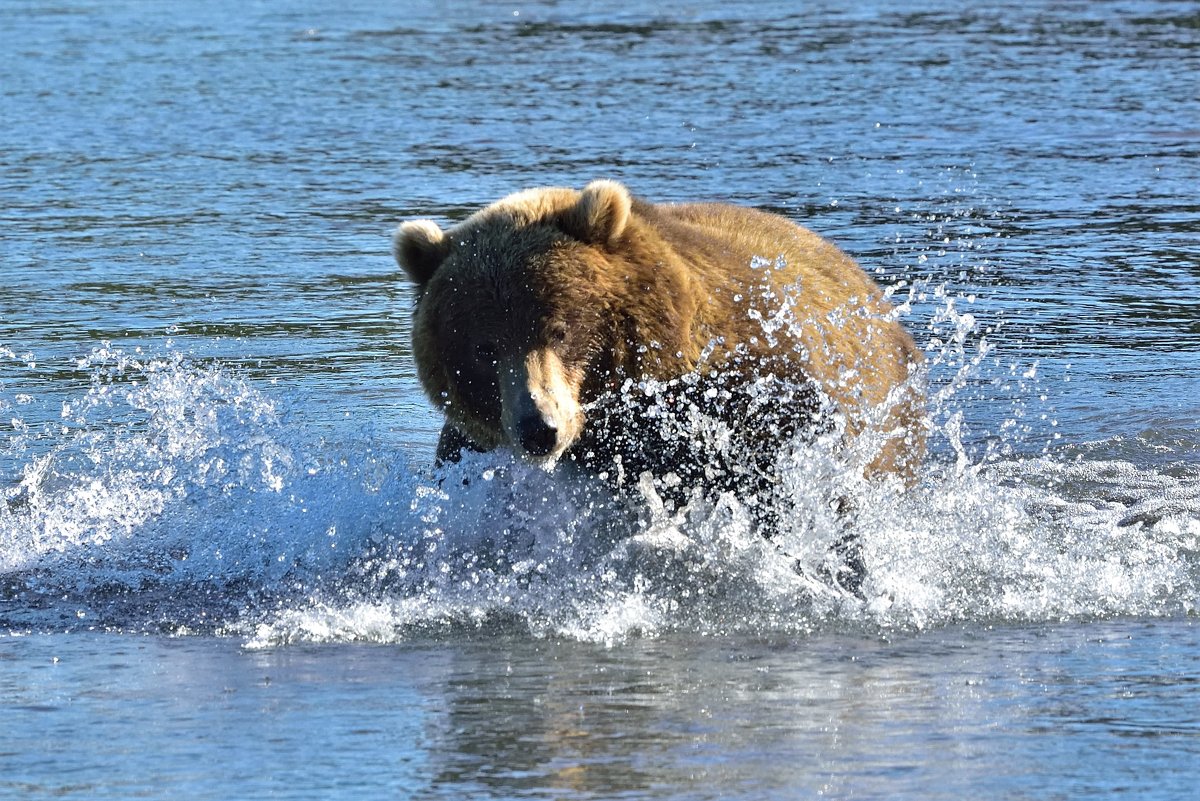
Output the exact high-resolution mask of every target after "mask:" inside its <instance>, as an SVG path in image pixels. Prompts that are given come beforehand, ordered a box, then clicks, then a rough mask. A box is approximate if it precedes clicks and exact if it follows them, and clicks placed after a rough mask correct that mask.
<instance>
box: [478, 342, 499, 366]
mask: <svg viewBox="0 0 1200 801" xmlns="http://www.w3.org/2000/svg"><path fill="white" fill-rule="evenodd" d="M475 358H476V359H478V360H479V361H480V362H482V363H483V364H495V363H496V346H495V345H493V344H492V343H490V342H479V343H477V344H476V345H475Z"/></svg>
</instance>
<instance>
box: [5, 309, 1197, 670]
mask: <svg viewBox="0 0 1200 801" xmlns="http://www.w3.org/2000/svg"><path fill="white" fill-rule="evenodd" d="M933 329H934V334H935V336H934V337H933V341H934V343H935V344H934V345H933V346H931V351H930V352H931V359H930V361H931V366H932V368H933V370H934V372H935V375H937V374H939V371H940V374H941V375H942V378H941V379H939V380H937V381H936V382H935V385H934V387H933V389H932V392H931V397H932V401H931V418H930V419H931V423H930V426H931V441H932V443H933V445H934V454H935V455H934V456H933V458H931V460H930V464H929V466H928V468H927V471H926V473H925V475H924V476H923V478H922V480H921V483H920V484H919V486H917V487H916V488H915V489H912V490H910V491H908V492H902V491H900V490H899V489H898V488H897V487H894V486H887V485H869V484H867V483H865V482H863V481H862V480H861V479H860V478H859V477H858V473H857V471H855V470H853V469H852V468H851V467H849V466H847V464H846V462H845V459H844V458H843V457H842V456H841V455H838V454H836V452H835V449H834V448H833V447H832V446H831V444H830V442H828V441H825V440H818V441H816V442H811V443H797V444H796V445H795V446H794V447H792V448H790V449H788V450H787V451H786V452H785V453H781V454H780V459H781V463H780V474H781V476H782V484H783V486H784V488H785V492H784V493H783V495H784V497H785V498H786V500H787V510H786V511H787V514H786V516H785V517H784V520H785V522H784V523H783V524H782V525H781V530H780V531H778V532H777V534H776V536H775V537H774V538H773V539H772V540H770V541H768V540H766V539H764V538H763V537H762V536H760V535H759V534H758V533H756V531H755V528H754V523H753V517H752V515H751V514H750V513H749V512H748V510H747V509H746V508H745V507H744V506H743V505H742V504H741V503H740V502H739V500H738V499H737V498H736V497H733V496H732V495H729V494H725V495H721V496H718V497H708V498H704V497H699V496H698V495H697V496H693V497H692V499H691V500H690V501H689V502H687V503H684V504H682V505H679V506H676V505H674V504H673V503H672V502H671V501H669V500H664V498H663V497H660V494H659V492H658V490H657V488H656V487H655V486H653V485H652V484H650V483H648V482H644V481H643V482H641V483H640V484H639V485H638V487H637V490H636V491H635V492H632V493H630V496H629V497H622V498H615V497H613V496H612V494H611V493H610V492H609V491H608V490H607V489H606V488H605V487H604V486H601V485H599V484H598V482H595V481H594V480H589V479H587V478H584V477H578V476H576V477H564V476H561V475H558V474H549V473H546V472H545V471H542V470H540V469H538V468H536V467H533V466H529V465H526V464H523V463H520V462H516V461H513V460H512V459H510V458H507V457H505V456H504V455H503V454H500V455H497V454H491V455H477V456H472V457H470V458H467V459H465V460H464V461H463V462H462V463H461V464H460V465H457V466H455V467H454V468H453V469H451V470H448V471H446V473H445V474H443V475H434V474H433V473H432V472H431V471H429V470H428V469H427V468H426V467H424V466H422V465H413V464H412V463H411V462H410V457H409V456H408V455H407V454H406V452H404V451H401V450H399V449H396V448H394V447H392V448H389V447H387V446H385V445H383V444H382V442H383V441H384V440H383V439H382V438H381V437H378V436H376V435H375V434H373V433H372V431H371V430H370V429H369V428H364V429H362V430H361V431H360V432H359V433H358V436H356V437H355V438H354V439H353V440H352V441H346V442H342V443H339V444H336V445H334V444H330V443H327V442H325V441H323V440H321V439H319V438H314V436H313V435H311V434H309V433H308V432H307V431H305V430H304V428H303V427H300V426H295V425H291V424H289V420H288V415H287V414H286V410H285V409H284V408H282V407H283V404H284V403H285V401H286V399H285V398H281V397H279V396H278V395H277V394H276V393H274V392H273V390H272V388H270V387H259V386H255V385H252V384H251V383H250V382H249V381H248V380H247V379H245V378H244V377H240V376H238V375H236V374H233V373H230V372H228V371H227V370H225V369H222V368H221V367H219V366H212V365H205V364H197V363H192V362H189V361H188V360H186V359H184V358H183V357H181V356H179V355H178V354H177V353H174V352H171V351H170V350H169V349H168V353H167V355H166V356H165V357H163V358H156V359H150V358H145V357H142V356H140V355H137V354H134V355H130V354H126V353H122V352H120V351H116V350H113V349H111V348H101V349H98V350H96V351H95V352H94V353H93V354H92V355H91V356H90V358H88V359H85V360H82V361H81V362H80V364H79V365H78V368H79V369H80V370H81V371H83V373H85V374H86V375H89V376H90V384H89V385H88V387H87V389H86V390H80V392H79V393H78V394H77V396H75V397H72V398H69V399H68V400H67V401H66V402H64V403H63V405H62V410H61V415H60V417H61V419H60V420H59V421H57V422H55V423H53V424H47V425H44V426H41V427H40V428H35V427H31V426H29V425H26V424H24V423H23V422H22V421H21V420H20V419H19V417H14V418H13V433H12V434H11V435H10V438H9V442H8V446H7V449H6V452H5V454H6V456H7V458H8V459H9V460H10V462H11V463H13V464H16V465H18V466H19V475H14V476H12V477H11V482H10V485H9V486H8V487H7V488H6V489H5V490H4V493H5V500H6V503H4V504H2V505H0V593H2V594H0V626H4V627H7V628H9V629H15V630H25V629H32V630H63V629H73V628H80V627H93V626H95V627H107V628H116V629H121V630H147V629H149V630H159V631H164V630H165V631H170V632H180V633H184V632H189V631H202V632H217V633H232V634H237V635H240V636H243V637H245V638H246V639H247V641H248V642H249V643H250V644H252V645H255V646H268V645H272V644H277V643H286V642H292V641H329V640H334V641H345V640H369V641H390V640H395V639H403V638H405V637H410V636H413V635H414V634H416V633H420V634H430V633H434V634H453V633H454V632H459V631H462V630H464V629H466V630H475V629H479V628H483V629H487V630H502V631H509V630H512V631H520V632H527V633H533V634H535V635H539V636H542V635H545V636H565V637H571V638H578V639H585V640H598V641H613V640H617V639H620V638H623V637H628V636H654V635H656V634H659V633H662V632H667V631H675V630H685V631H694V632H701V633H708V632H711V633H726V632H761V633H772V632H787V633H801V634H802V633H804V632H808V631H813V630H818V629H829V628H835V629H836V628H853V629H864V628H865V629H867V630H875V629H886V628H893V627H898V628H919V627H925V626H931V625H940V624H945V623H948V622H954V621H978V622H985V621H991V620H1046V619H1058V618H1063V617H1080V616H1111V615H1167V614H1179V613H1186V612H1192V611H1195V610H1196V608H1197V605H1198V601H1200V469H1197V468H1196V467H1194V466H1186V465H1181V464H1172V465H1166V466H1162V465H1159V466H1156V467H1154V468H1147V467H1144V466H1138V465H1136V464H1135V463H1133V462H1132V461H1125V460H1118V459H1109V458H1102V457H1097V456H1096V454H1095V453H1091V452H1085V450H1081V449H1080V448H1079V447H1077V446H1076V447H1074V449H1073V450H1071V449H1066V448H1056V447H1051V446H1049V445H1047V446H1044V447H1043V446H1035V447H1033V448H1032V449H1030V448H1029V447H1028V446H1027V443H1024V442H1023V440H1022V436H1023V432H1025V429H1024V428H1023V425H1022V424H1021V422H1020V419H1021V418H1022V416H1023V414H1024V411H1023V409H1024V407H1025V406H1027V405H1028V404H1030V403H1031V402H1032V401H1030V400H1029V399H1030V398H1037V397H1040V395H1039V393H1040V389H1039V387H1038V386H1037V384H1038V379H1037V377H1036V370H1034V369H1032V367H1031V366H1029V365H1025V366H1020V367H1014V366H1012V365H1009V366H1007V367H1004V366H997V365H998V364H999V363H998V362H993V361H990V355H989V347H988V346H987V344H986V338H985V337H982V336H979V335H978V333H977V332H976V331H975V329H976V324H975V322H974V320H973V318H970V317H969V315H964V314H961V313H959V312H957V311H955V309H954V304H953V303H952V302H947V303H946V305H945V311H944V312H943V313H942V314H941V315H940V318H938V319H935V321H934V323H933ZM988 365H992V366H991V367H989V366H988ZM989 370H991V371H992V372H993V373H997V372H998V373H1001V374H1004V375H1005V376H1009V375H1011V376H1015V377H1016V378H1015V379H1014V380H1017V381H1019V382H1022V383H1023V386H1024V387H1025V389H1024V391H1023V394H1022V399H1021V400H1019V401H1018V403H1017V404H1016V405H1015V406H1014V409H1015V411H1014V413H1013V417H1012V419H1010V420H1007V421H1005V423H1004V424H1003V425H1001V429H1002V430H1003V431H1004V432H1005V435H1004V436H1002V437H999V438H996V439H995V441H993V442H989V443H988V444H987V445H986V446H985V447H982V449H979V448H976V449H972V448H969V447H967V445H965V444H964V436H965V435H964V409H963V408H961V405H960V404H959V402H958V400H957V395H959V394H960V393H961V390H962V389H963V387H966V386H968V385H978V384H979V383H980V382H981V376H984V377H985V378H986V377H987V376H986V375H984V374H985V373H987V372H988V371H989ZM1005 380H1007V379H1005ZM983 383H986V381H985V382H983ZM4 403H5V406H6V408H7V409H8V411H10V412H19V411H20V405H21V401H20V399H14V398H13V397H7V398H5V399H4ZM1017 407H1020V408H1017ZM1177 433H1178V432H1177ZM1181 435H1182V436H1190V437H1192V438H1193V439H1197V438H1200V432H1195V431H1192V432H1190V433H1188V432H1183V434H1181ZM978 450H982V453H977V452H976V451H978ZM1093 450H1095V449H1094V448H1093ZM845 493H851V494H852V495H853V497H854V498H855V512H854V518H853V523H852V525H853V527H854V530H855V531H856V532H857V534H858V536H859V537H860V541H861V543H862V547H863V551H864V556H865V559H866V563H867V566H868V574H867V579H866V582H865V585H864V587H863V595H864V597H863V598H857V597H854V596H852V595H849V594H847V593H845V592H843V591H841V590H839V589H837V588H836V587H833V586H831V585H829V584H827V583H826V582H824V581H822V580H821V579H820V578H819V576H820V575H822V573H821V570H820V567H821V564H822V561H823V560H826V559H828V558H829V557H828V553H829V548H830V546H831V544H832V543H833V542H834V541H836V540H837V539H838V538H839V537H840V536H841V535H842V534H843V533H844V530H845V529H844V526H845V523H844V521H843V520H841V519H839V516H838V514H837V513H836V512H835V511H834V509H833V504H831V502H830V499H831V497H834V496H836V495H838V494H845ZM798 567H799V569H797V568H798Z"/></svg>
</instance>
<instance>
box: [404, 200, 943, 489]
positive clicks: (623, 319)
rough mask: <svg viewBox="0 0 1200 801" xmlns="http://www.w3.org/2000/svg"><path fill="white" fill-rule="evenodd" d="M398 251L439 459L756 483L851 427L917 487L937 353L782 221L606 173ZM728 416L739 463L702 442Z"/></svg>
mask: <svg viewBox="0 0 1200 801" xmlns="http://www.w3.org/2000/svg"><path fill="white" fill-rule="evenodd" d="M393 244H394V255H395V257H396V260H397V261H398V262H399V264H400V266H401V267H402V268H403V270H404V271H405V273H407V275H408V277H409V278H410V279H411V280H412V282H413V283H414V284H415V286H416V308H415V311H414V317H413V334H412V348H413V355H414V357H415V360H416V365H417V371H418V375H419V378H420V381H421V384H422V386H423V387H424V389H425V391H426V393H427V394H428V396H429V398H430V399H431V400H432V401H433V403H434V404H436V405H437V406H438V407H440V408H441V409H442V411H443V412H444V414H445V417H446V422H445V426H444V428H443V430H442V434H441V438H440V441H439V443H438V449H437V458H438V460H439V462H446V461H456V460H458V458H459V455H460V454H461V453H462V452H463V451H464V450H475V451H489V450H492V449H494V448H499V447H506V448H510V449H512V450H513V451H515V452H516V453H517V454H518V455H520V456H522V457H524V458H527V459H529V460H532V461H535V462H539V463H543V464H546V465H551V464H554V463H558V462H563V461H567V462H574V463H577V464H580V465H583V466H585V467H586V468H587V469H588V470H590V471H592V472H595V473H598V474H600V475H602V476H626V477H628V476H632V477H637V476H638V475H639V474H640V473H641V472H642V471H643V470H650V471H651V472H653V473H655V475H663V474H666V473H674V474H675V475H676V477H682V478H683V479H684V481H701V482H702V481H704V480H705V479H712V480H713V481H714V484H715V485H716V486H717V487H718V488H719V489H722V490H726V489H734V490H739V491H750V490H756V489H761V488H762V487H763V486H765V485H769V484H770V483H771V480H770V478H769V472H770V462H771V460H772V458H773V457H774V456H775V455H776V454H777V453H778V451H779V449H780V448H782V447H784V446H785V445H786V444H787V443H788V442H789V441H792V440H794V438H795V437H797V436H812V435H814V434H815V433H819V432H827V431H835V432H837V433H838V434H839V435H840V439H839V441H840V442H842V443H843V448H844V451H845V452H846V453H847V454H850V455H852V457H853V460H854V461H855V462H856V463H857V464H858V466H859V467H861V468H862V469H863V470H864V471H865V473H866V475H868V476H872V477H877V476H897V477H899V478H901V479H904V480H908V479H911V477H912V476H913V472H914V470H915V469H916V467H917V464H918V462H919V461H920V460H921V458H922V455H923V451H924V436H923V427H922V417H923V411H922V406H923V395H922V391H921V386H920V381H919V375H920V372H921V371H920V365H921V363H922V357H921V353H920V351H919V350H918V348H917V347H916V345H915V344H914V343H913V340H912V338H911V337H910V336H909V335H908V334H907V333H906V332H905V330H904V328H903V327H902V326H901V325H900V323H899V322H897V320H896V319H895V314H894V312H893V310H892V307H891V306H890V305H889V303H888V302H887V300H886V299H885V297H884V295H883V293H882V292H881V291H880V289H879V287H878V286H876V284H875V283H874V281H872V280H871V279H870V278H869V277H868V276H867V275H866V273H864V272H863V271H862V270H861V269H860V268H859V267H858V265H856V264H855V263H854V261H852V260H851V259H850V258H849V257H848V256H846V255H845V254H844V253H842V251H840V250H839V249H838V248H836V247H835V246H834V245H832V244H830V243H829V242H827V241H825V240H824V239H822V238H821V237H819V236H817V235H816V234H814V233H813V232H811V231H809V230H806V229H804V228H801V227H799V226H797V225H795V224H793V223H792V222H790V221H788V220H786V219H784V218H782V217H780V216H777V215H774V214H769V213H766V212H762V211H757V210H754V209H749V208H741V207H736V206H730V205H724V204H717V203H686V204H654V203H649V202H646V201H643V200H641V199H639V198H635V197H632V196H631V195H630V193H629V191H628V190H627V189H626V188H625V187H624V186H623V185H622V184H620V183H616V182H614V181H607V180H601V181H595V182H593V183H590V184H588V185H587V186H586V187H584V189H583V190H582V191H577V190H574V189H566V188H541V189H532V190H528V191H524V192H519V193H517V194H514V195H510V196H509V197H506V198H504V199H502V200H500V201H499V202H497V203H494V204H492V205H490V206H487V207H486V208H484V209H482V210H480V211H478V212H476V213H475V214H473V215H471V216H470V217H468V218H467V219H466V220H464V221H462V222H461V223H459V224H457V225H455V226H453V227H451V228H449V229H448V230H442V229H441V228H439V227H438V225H437V224H436V223H434V222H431V221H428V220H415V221H410V222H406V223H404V224H403V225H401V226H400V227H399V229H398V230H397V232H396V234H395V237H394V241H393ZM714 421H715V423H716V424H717V425H718V427H720V426H724V430H725V431H726V433H727V436H725V437H724V438H721V437H716V438H711V439H712V441H720V442H721V443H723V444H721V445H720V447H719V450H720V454H718V456H719V457H720V458H714V454H713V452H712V450H711V447H710V448H709V449H707V450H706V449H704V448H701V449H700V450H693V449H692V447H691V446H692V445H693V444H694V443H691V442H689V441H688V440H689V439H698V438H697V437H689V436H688V434H689V431H693V430H694V427H695V426H700V425H705V424H711V423H714ZM714 476H715V477H716V478H715V479H714ZM739 476H740V477H739ZM764 476H767V478H764ZM747 479H748V480H747Z"/></svg>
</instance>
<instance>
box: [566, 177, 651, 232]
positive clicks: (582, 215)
mask: <svg viewBox="0 0 1200 801" xmlns="http://www.w3.org/2000/svg"><path fill="white" fill-rule="evenodd" d="M632 205H633V201H632V200H631V199H630V197H629V190H628V189H626V188H625V186H624V185H623V184H619V183H617V182H616V181H592V182H591V183H590V184H588V185H587V186H585V187H584V188H583V192H582V193H581V194H580V196H579V201H578V202H577V203H576V204H575V205H574V206H573V207H571V208H570V209H568V210H567V212H566V213H565V214H564V215H563V223H562V224H563V230H564V231H566V232H567V233H568V234H570V235H571V236H573V237H575V238H576V239H578V240H579V241H580V242H586V243H588V244H589V245H603V246H605V247H609V246H611V245H613V244H615V243H616V241H617V240H618V239H620V238H621V234H623V233H624V232H625V226H626V225H627V224H628V223H629V210H630V207H631V206H632Z"/></svg>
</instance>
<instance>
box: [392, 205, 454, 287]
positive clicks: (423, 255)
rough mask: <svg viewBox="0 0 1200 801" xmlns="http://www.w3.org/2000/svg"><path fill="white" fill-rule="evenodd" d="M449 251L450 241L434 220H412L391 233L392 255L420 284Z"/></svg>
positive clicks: (416, 282) (428, 276)
mask: <svg viewBox="0 0 1200 801" xmlns="http://www.w3.org/2000/svg"><path fill="white" fill-rule="evenodd" d="M449 253H450V243H449V242H448V241H447V240H446V235H445V234H444V233H443V232H442V229H441V228H438V224H437V223H435V222H434V221H433V220H410V221H409V222H406V223H404V224H403V225H401V226H400V227H399V228H397V229H396V233H395V234H394V235H393V236H392V255H394V256H395V257H396V262H397V263H398V264H399V265H400V266H401V267H403V268H404V272H406V273H408V277H409V278H411V279H412V281H413V283H415V284H416V285H417V286H424V285H425V283H426V282H427V281H428V280H429V279H430V278H432V277H433V274H434V273H435V272H437V268H438V266H439V265H440V264H441V263H442V262H443V261H445V260H446V256H447V255H449Z"/></svg>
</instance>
